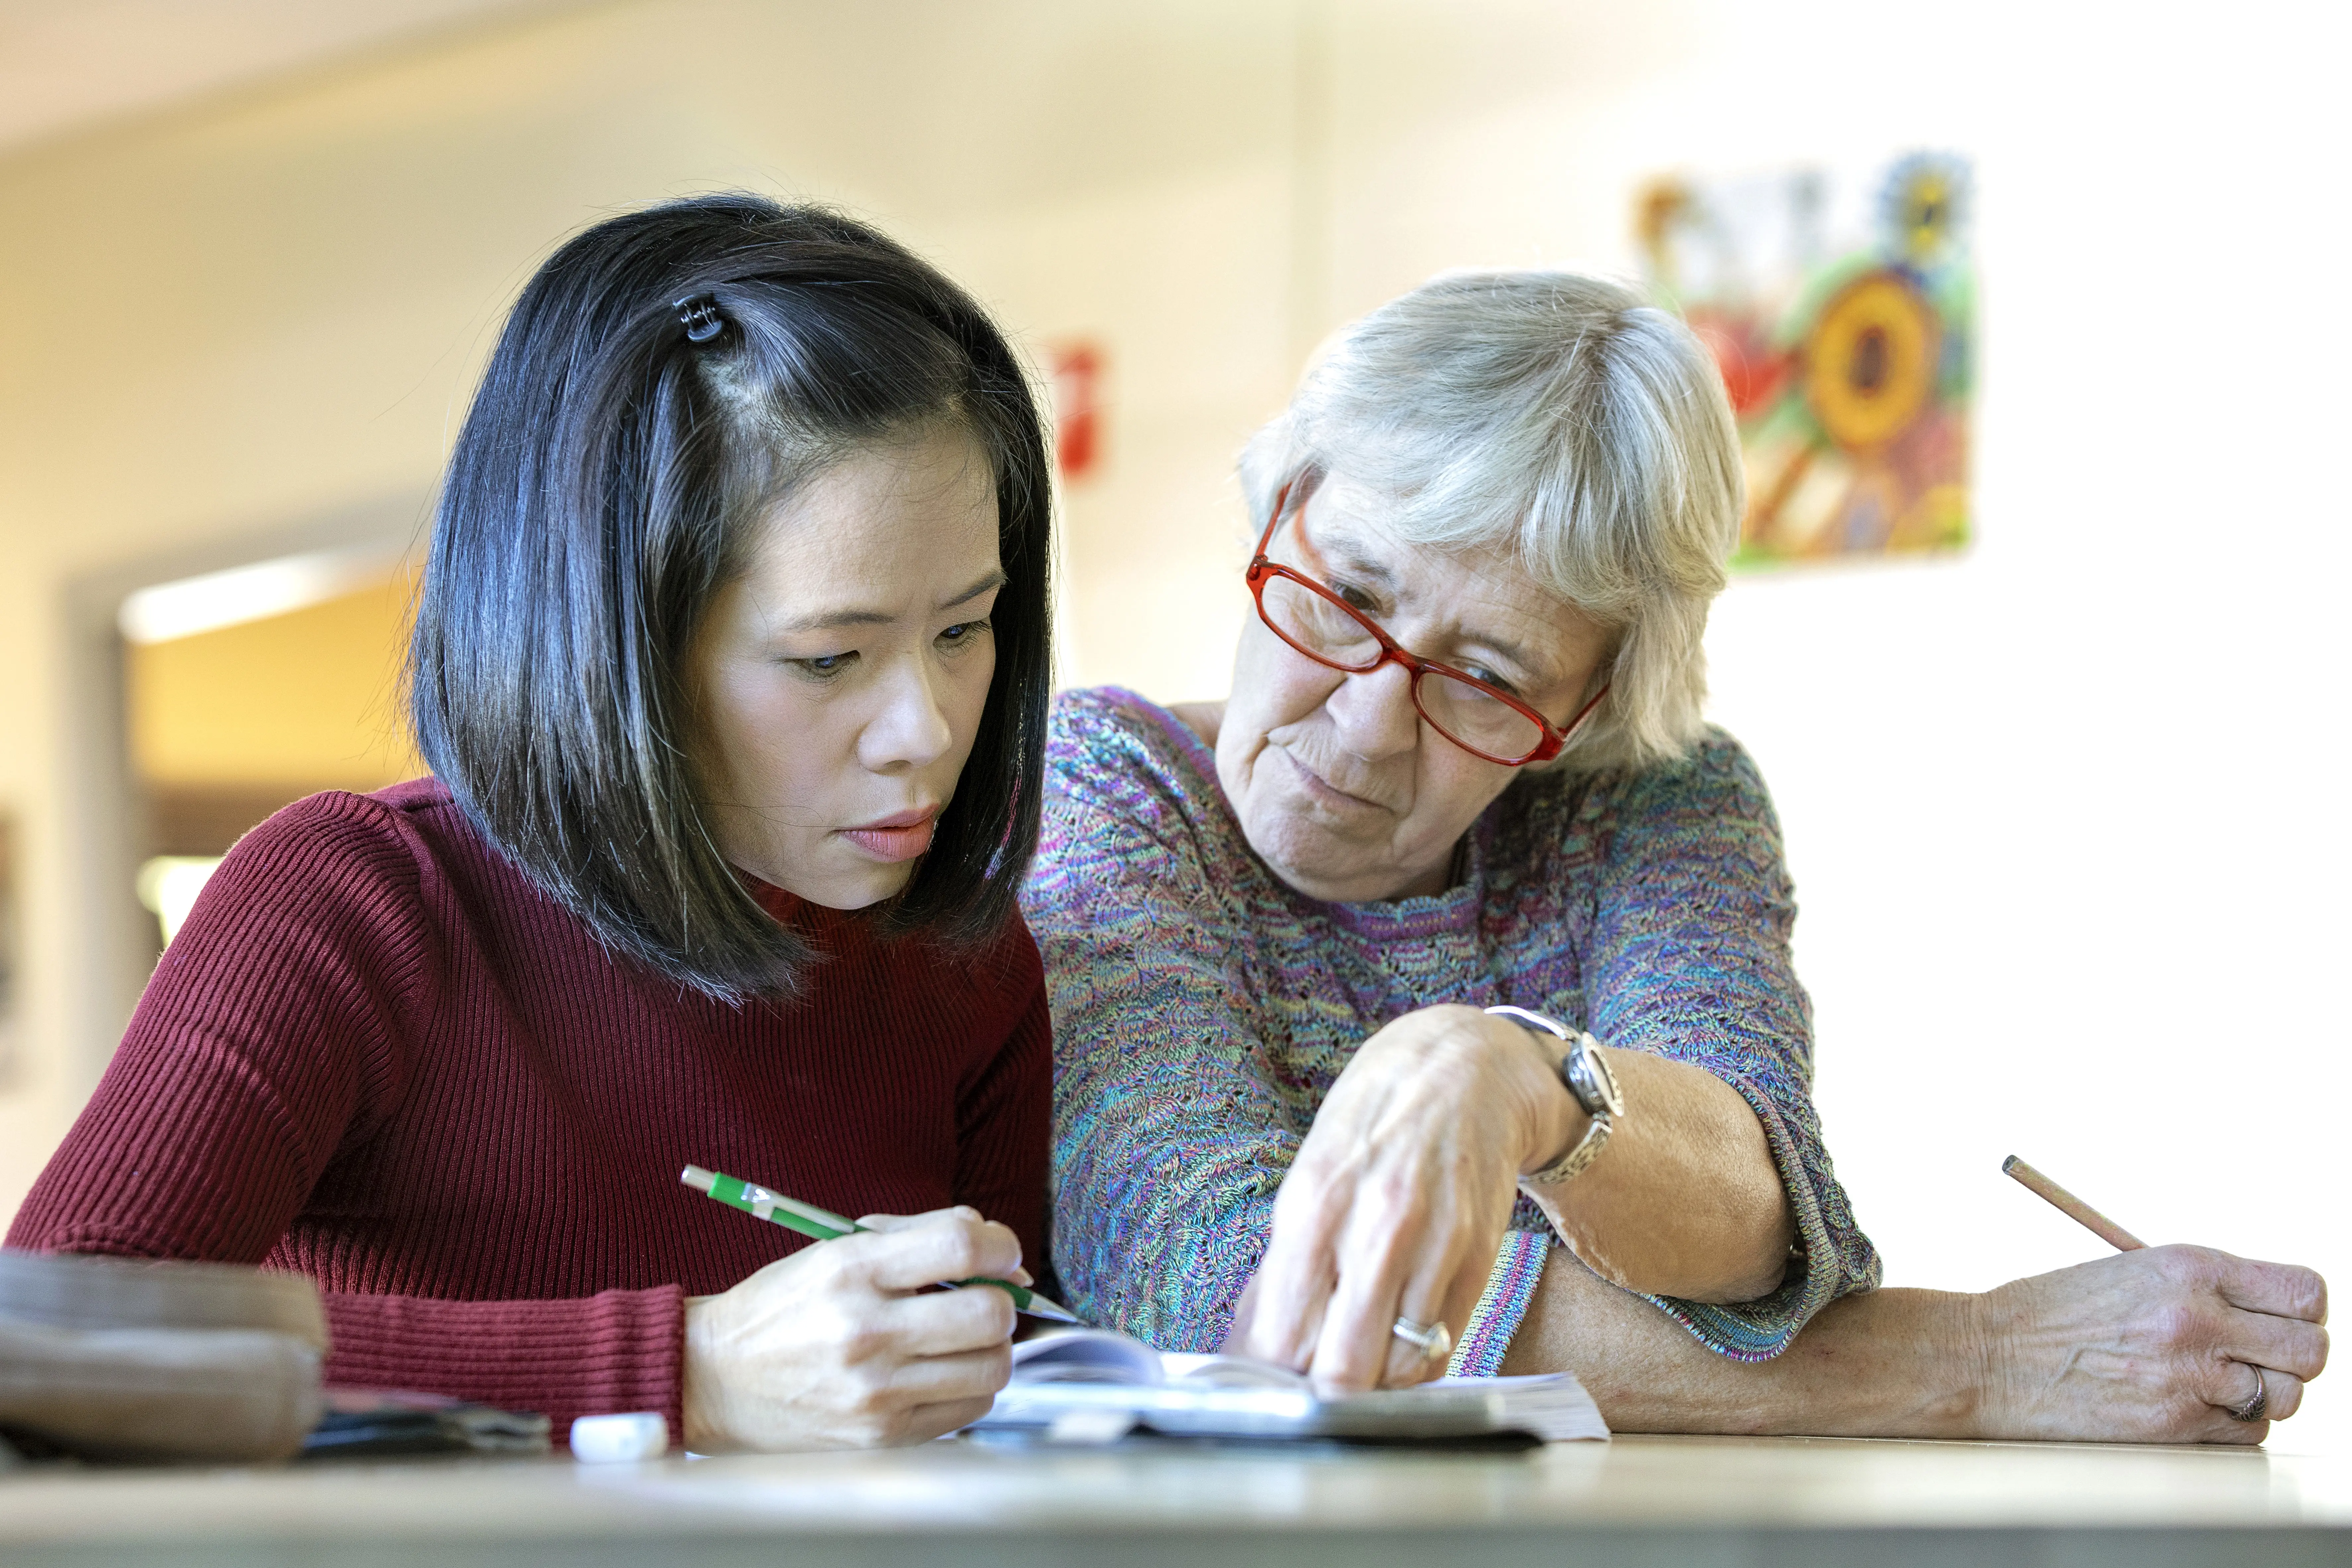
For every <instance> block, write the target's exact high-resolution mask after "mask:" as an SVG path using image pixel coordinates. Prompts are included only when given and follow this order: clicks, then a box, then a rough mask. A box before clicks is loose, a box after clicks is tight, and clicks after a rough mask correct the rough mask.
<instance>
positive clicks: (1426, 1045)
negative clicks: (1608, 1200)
mask: <svg viewBox="0 0 2352 1568" xmlns="http://www.w3.org/2000/svg"><path fill="white" fill-rule="evenodd" d="M1582 1122H1583V1112H1582V1111H1581V1110H1580V1109H1579V1108H1578V1107H1577V1105H1576V1102H1575V1101H1574V1100H1573V1099H1571V1098H1570V1096H1569V1094H1568V1093H1567V1091H1566V1090H1565V1089H1563V1088H1562V1087H1561V1085H1560V1083H1559V1079H1558V1078H1557V1077H1555V1076H1554V1075H1553V1071H1552V1069H1551V1068H1550V1066H1549V1063H1547V1061H1546V1059H1545V1058H1544V1056H1543V1054H1542V1052H1541V1051H1540V1050H1539V1049H1538V1047H1536V1045H1535V1044H1534V1043H1533V1041H1532V1039H1531V1037H1529V1036H1528V1033H1527V1032H1526V1031H1525V1030H1523V1029H1521V1028H1520V1027H1519V1026H1517V1025H1516V1024H1512V1023H1509V1022H1507V1020H1504V1019H1501V1018H1496V1017H1490V1016H1487V1015H1486V1014H1485V1013H1482V1012H1480V1011H1478V1010H1477V1009H1476V1008H1475V1007H1462V1006H1441V1007H1426V1008H1423V1009H1422V1010H1420V1011H1419V1012H1414V1013H1408V1014H1406V1015H1405V1016H1403V1017H1402V1018H1399V1019H1397V1020H1395V1021H1394V1022H1392V1023H1391V1024H1389V1025H1388V1026H1386V1027H1384V1028H1382V1029H1381V1031H1380V1032H1379V1033H1377V1034H1375V1035H1374V1036H1372V1037H1371V1038H1370V1039H1368V1040H1366V1041H1365V1042H1364V1044H1363V1046H1362V1047H1361V1048H1360V1049H1359V1050H1358V1051H1357V1053H1356V1055H1355V1058H1354V1059H1353V1060H1351V1061H1350V1062H1349V1064H1348V1067H1347V1068H1346V1070H1345V1071H1343V1072H1341V1073H1340V1075H1339V1080H1338V1081H1337V1082H1335V1083H1334V1084H1333V1085H1332V1086H1331V1092H1330V1094H1329V1095H1328V1097H1327V1098H1326V1099H1325V1100H1324V1101H1323V1106H1322V1109H1321V1110H1319V1111H1318V1112H1317V1114H1316V1117H1315V1125H1314V1127H1313V1128H1312V1129H1311V1130H1310V1131H1308V1132H1307V1138H1306V1141H1305V1142H1303V1143H1302V1144H1301V1145H1300V1147H1299V1151H1298V1157H1297V1160H1296V1161H1295V1162H1294V1163H1292V1165H1291V1167H1290V1172H1289V1174H1288V1175H1287V1176H1286V1177H1285V1178H1284V1180H1283V1184H1282V1192H1281V1194H1280V1195H1279V1196H1278V1197H1277V1198H1276V1200H1275V1205H1274V1234H1273V1238H1272V1240H1271V1242H1270V1243H1269V1244H1268V1246H1267V1248H1266V1255H1265V1262H1264V1263H1263V1264H1262V1265H1261V1266H1260V1268H1259V1270H1258V1274H1257V1278H1256V1279H1255V1281H1254V1282H1253V1284H1252V1286H1251V1289H1250V1293H1249V1295H1248V1296H1247V1297H1246V1298H1245V1299H1244V1302H1243V1305H1242V1308H1241V1310H1240V1311H1238V1312H1237V1313H1236V1315H1235V1320H1234V1335H1233V1340H1232V1342H1231V1344H1232V1348H1234V1349H1235V1350H1238V1351H1240V1352H1243V1353H1244V1354H1249V1355H1255V1356H1259V1357H1262V1358H1264V1359H1265V1360H1267V1361H1272V1362H1276V1363H1279V1364H1281V1365H1284V1366H1289V1367H1295V1368H1297V1369H1298V1370H1300V1371H1305V1372H1310V1373H1313V1374H1314V1376H1315V1378H1316V1379H1317V1381H1318V1382H1319V1383H1322V1384H1326V1385H1327V1386H1331V1387H1335V1388H1343V1389H1358V1388H1369V1387H1372V1386H1374V1385H1375V1384H1382V1383H1390V1384H1402V1383H1413V1382H1419V1381H1421V1380H1422V1379H1423V1378H1428V1377H1434V1376H1436V1375H1438V1374H1439V1373H1443V1372H1444V1370H1445V1368H1444V1362H1443V1361H1442V1360H1440V1359H1439V1358H1436V1357H1425V1356H1423V1355H1422V1354H1421V1353H1420V1352H1418V1351H1417V1350H1415V1349H1414V1348H1413V1347H1412V1346H1410V1345H1408V1344H1406V1343H1405V1342H1403V1341H1402V1340H1400V1339H1398V1338H1397V1337H1396V1336H1395V1335H1394V1334H1393V1333H1392V1332H1391V1329H1392V1327H1393V1325H1394V1324H1395V1322H1396V1321H1397V1320H1398V1319H1399V1318H1401V1317H1402V1318H1411V1319H1412V1320H1414V1321H1416V1322H1422V1323H1435V1322H1443V1323H1445V1324H1447V1325H1449V1327H1450V1328H1451V1329H1452V1331H1454V1332H1457V1333H1458V1332H1459V1331H1461V1329H1462V1326H1463V1324H1464V1323H1465V1321H1467V1320H1468V1318H1469V1316H1470V1312H1471V1310H1472V1309H1473V1308H1474V1307H1475V1306H1476V1305H1477V1303H1478V1297H1479V1293H1480V1292H1481V1290H1483V1289H1485V1286H1486V1275H1487V1273H1488V1271H1489V1270H1490V1269H1491V1268H1493V1267H1494V1262H1495V1254H1496V1249H1497V1248H1498V1247H1500V1246H1501V1244H1502V1238H1503V1230H1504V1227H1505V1226H1506V1225H1507V1223H1508V1221H1509V1218H1510V1213H1511V1203H1512V1199H1513V1195H1514V1194H1515V1192H1516V1191H1517V1182H1518V1177H1519V1173H1520V1172H1521V1171H1522V1170H1526V1169H1530V1168H1534V1167H1537V1166H1538V1165H1540V1164H1541V1163H1543V1162H1544V1161H1545V1160H1546V1159H1548V1158H1549V1157H1550V1156H1551V1155H1552V1154H1553V1153H1555V1152H1557V1151H1558V1150H1559V1149H1560V1148H1562V1147H1564V1146H1565V1145H1566V1144H1567V1143H1568V1142H1570V1139H1571V1137H1572V1136H1580V1135H1581V1127H1582Z"/></svg>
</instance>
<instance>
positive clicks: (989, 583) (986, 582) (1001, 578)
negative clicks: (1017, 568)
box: [940, 566, 1012, 610]
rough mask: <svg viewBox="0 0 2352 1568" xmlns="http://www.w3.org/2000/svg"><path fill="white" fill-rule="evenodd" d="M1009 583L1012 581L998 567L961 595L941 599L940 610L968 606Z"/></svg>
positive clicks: (1001, 568)
mask: <svg viewBox="0 0 2352 1568" xmlns="http://www.w3.org/2000/svg"><path fill="white" fill-rule="evenodd" d="M1011 581H1012V579H1011V578H1009V577H1007V576H1006V575H1005V574H1004V569H1003V567H1001V566H1000V567H997V568H994V569H993V570H992V571H991V572H990V573H989V574H987V575H986V576H984V577H982V578H981V580H980V581H979V582H977V583H974V584H972V585H971V587H969V588H966V589H965V590H964V591H963V592H962V593H961V594H958V595H956V596H955V597H954V598H952V599H942V600H941V601H940V609H942V610H952V609H954V608H955V607H956V606H957V605H968V604H970V603H971V602H972V601H973V600H974V599H977V598H979V597H980V596H981V595H982V594H986V593H989V592H992V590H994V589H998V588H1002V587H1003V586H1004V584H1007V583H1009V582H1011Z"/></svg>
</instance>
